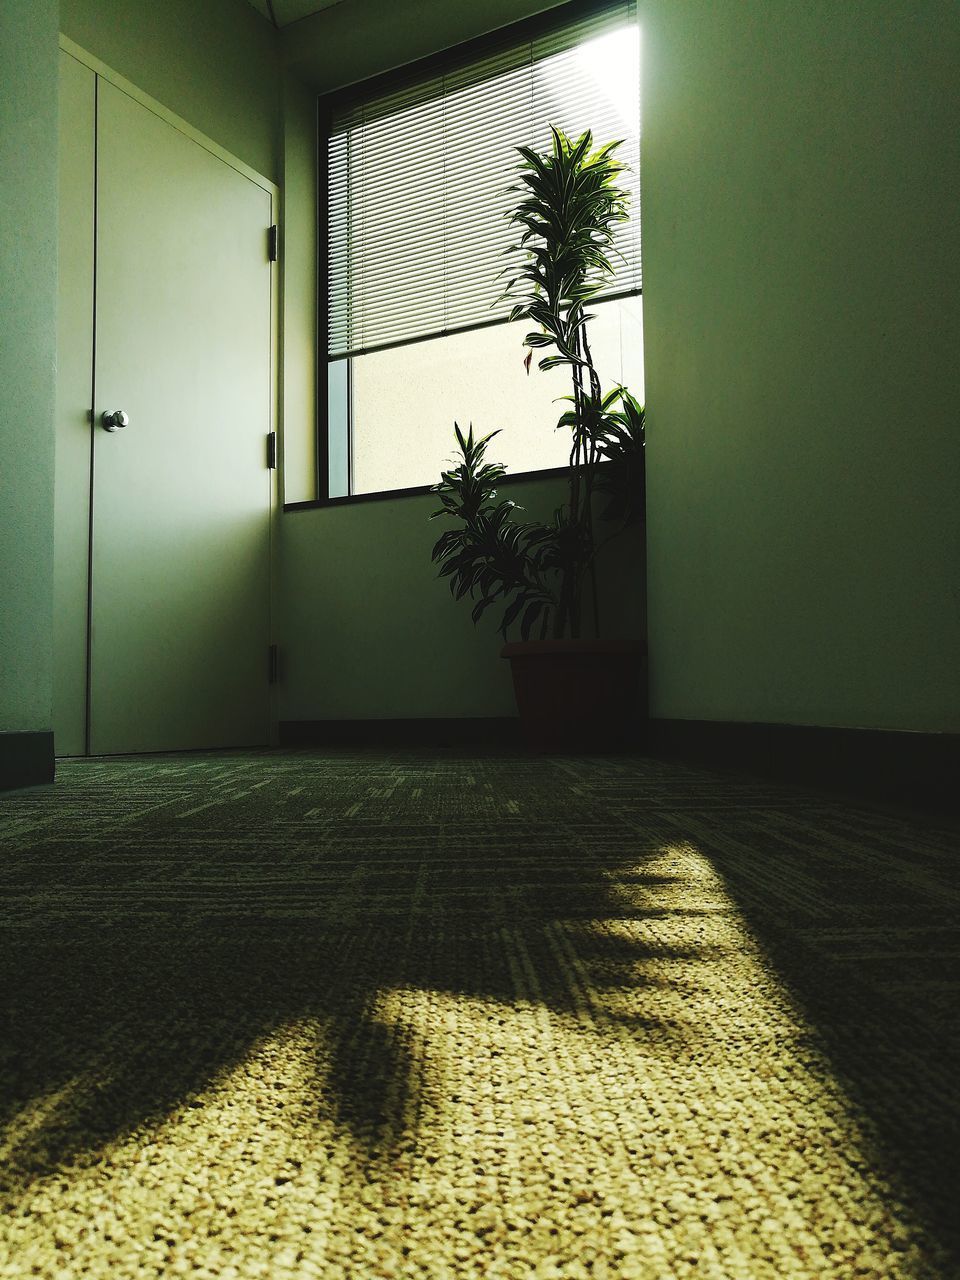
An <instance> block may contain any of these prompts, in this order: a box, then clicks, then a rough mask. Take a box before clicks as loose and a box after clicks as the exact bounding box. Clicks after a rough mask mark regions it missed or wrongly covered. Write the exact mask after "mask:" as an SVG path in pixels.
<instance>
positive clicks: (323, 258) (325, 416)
mask: <svg viewBox="0 0 960 1280" xmlns="http://www.w3.org/2000/svg"><path fill="white" fill-rule="evenodd" d="M606 4H607V0H566V3H564V4H558V5H554V6H553V7H552V8H550V9H546V10H544V11H542V12H541V13H536V14H533V15H531V16H530V17H527V18H521V19H520V20H519V21H517V22H511V23H508V24H507V25H506V26H502V27H498V28H496V29H495V30H493V31H490V32H487V33H485V34H483V35H480V36H475V37H474V38H472V39H470V40H465V41H461V42H460V43H459V44H455V45H450V46H449V47H448V48H446V49H442V50H439V51H438V52H436V53H433V54H429V55H428V56H426V57H424V58H419V59H417V60H416V61H414V62H408V63H405V64H403V65H402V66H400V67H396V68H393V69H391V70H389V71H384V72H380V73H379V74H377V75H373V76H369V77H367V78H366V79H364V80H359V81H355V82H354V83H353V84H350V85H346V86H344V87H343V88H340V89H337V90H334V91H333V92H332V93H329V94H321V95H320V96H318V98H317V136H316V147H317V300H316V306H317V311H316V314H317V350H316V358H317V375H316V467H315V473H316V474H315V490H314V492H315V493H316V495H317V496H316V497H315V498H311V499H307V500H306V501H302V502H285V503H284V506H283V509H284V511H306V510H312V509H313V508H316V507H339V506H350V505H353V504H354V503H361V502H379V501H383V500H385V499H389V498H408V497H422V496H423V495H425V494H428V493H430V491H431V489H432V487H433V486H432V485H416V486H413V487H407V488H398V489H383V490H378V491H376V492H373V493H347V494H343V495H340V496H336V497H331V496H330V416H329V366H330V358H329V356H328V354H327V348H328V337H329V332H328V330H329V325H328V303H329V280H330V236H329V211H328V205H327V180H328V177H329V173H328V164H327V147H326V142H327V138H328V137H329V133H330V127H331V117H332V115H333V111H334V109H335V108H336V107H337V106H339V105H341V104H343V103H346V102H349V101H351V100H354V99H357V98H366V97H371V98H373V97H378V96H380V95H381V94H387V93H389V92H391V91H392V90H394V89H398V88H401V87H402V86H403V85H404V84H406V83H408V82H409V81H411V80H418V79H428V78H429V77H431V76H436V75H440V74H443V73H445V72H448V71H451V70H453V69H454V68H456V67H458V66H462V65H463V64H464V63H465V62H471V61H474V60H475V61H480V60H481V59H482V58H483V57H484V56H485V55H486V54H488V53H491V52H494V51H496V49H497V48H498V47H499V46H500V44H501V43H502V41H503V39H504V36H505V34H506V35H509V37H510V38H511V39H512V38H514V37H516V39H517V40H518V41H523V40H527V39H530V40H533V39H536V38H537V37H538V36H540V35H542V34H544V33H545V32H547V31H549V30H550V29H551V28H552V27H555V26H557V25H558V23H563V22H566V21H576V20H577V19H579V18H580V17H583V16H587V15H589V14H591V13H594V12H597V11H599V10H602V9H604V8H605V7H606ZM642 295H643V288H642V285H641V287H640V288H639V289H631V290H626V291H624V292H622V293H616V294H612V295H610V297H609V299H605V301H606V300H608V301H614V300H615V299H616V298H620V297H642ZM506 323H508V321H507V320H506V319H505V318H504V319H497V320H488V321H483V322H482V323H480V324H476V325H470V326H469V328H466V329H463V330H459V331H458V332H464V333H466V332H470V331H472V330H473V329H480V328H492V327H493V326H495V325H500V324H506ZM428 336H429V337H432V338H435V337H436V336H437V335H435V334H432V335H428ZM425 340H426V339H413V340H412V341H413V342H417V341H425ZM389 345H391V346H392V345H396V346H406V345H412V343H411V342H410V341H408V340H402V341H401V342H398V343H396V344H389ZM349 403H350V399H348V404H349ZM347 441H348V444H347V458H348V485H352V483H353V474H352V473H353V466H352V457H353V448H352V443H353V421H352V415H351V417H350V418H348V422H347ZM567 472H568V468H567V467H566V466H560V467H539V468H537V469H535V470H532V471H517V472H508V473H507V474H506V475H505V476H504V477H503V478H502V480H501V481H500V485H501V486H503V485H507V486H511V485H513V484H517V483H525V482H528V481H531V480H537V479H549V478H551V477H554V478H556V477H559V476H565V475H566V474H567ZM439 478H440V476H439V473H438V475H437V480H439Z"/></svg>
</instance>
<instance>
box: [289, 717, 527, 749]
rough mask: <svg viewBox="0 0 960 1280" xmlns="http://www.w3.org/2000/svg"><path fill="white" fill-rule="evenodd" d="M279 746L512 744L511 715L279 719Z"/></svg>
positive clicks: (514, 725)
mask: <svg viewBox="0 0 960 1280" xmlns="http://www.w3.org/2000/svg"><path fill="white" fill-rule="evenodd" d="M279 737H280V746H281V747H476V746H485V747H516V746H518V745H519V743H520V721H519V720H518V719H517V718H516V717H515V716H475V717H469V718H459V719H457V718H446V717H437V718H433V717H429V716H425V717H423V718H415V719H410V720H281V721H280V725H279Z"/></svg>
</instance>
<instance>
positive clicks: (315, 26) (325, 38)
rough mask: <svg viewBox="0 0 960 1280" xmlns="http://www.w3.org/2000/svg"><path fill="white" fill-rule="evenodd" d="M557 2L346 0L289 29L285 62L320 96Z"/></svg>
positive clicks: (550, 6)
mask: <svg viewBox="0 0 960 1280" xmlns="http://www.w3.org/2000/svg"><path fill="white" fill-rule="evenodd" d="M558 2H559V0H472V3H470V4H462V3H452V2H451V0H349V3H346V4H334V5H331V6H330V7H329V8H327V9H323V10H321V11H320V12H319V13H316V14H314V15H313V16H312V17H309V18H304V19H303V20H302V21H300V22H295V23H292V24H291V25H290V26H289V27H286V28H285V29H284V31H283V35H282V44H283V57H284V63H285V65H286V66H287V67H289V68H290V69H291V70H293V71H295V72H296V73H297V75H299V76H300V77H301V79H303V80H304V81H306V82H307V83H309V84H312V85H313V86H314V87H315V88H316V89H318V90H319V91H320V92H321V93H329V92H330V91H331V90H333V89H338V88H341V87H342V86H344V85H348V84H353V83H354V82H355V81H358V80H365V79H367V78H368V77H369V76H374V75H379V74H380V72H382V71H389V70H392V69H393V68H395V67H399V66H403V65H404V64H405V63H407V62H415V61H416V60H417V59H418V58H426V57H429V55H430V54H433V53H437V52H438V51H439V50H441V49H448V48H450V47H451V46H452V45H455V44H462V43H463V42H464V41H466V40H472V39H474V38H475V37H476V36H479V35H483V34H485V33H486V32H488V31H495V30H496V29H497V28H498V27H504V26H507V25H508V24H509V23H511V22H518V21H519V20H520V19H521V18H528V17H530V16H531V15H532V14H535V13H541V12H542V11H544V10H546V9H552V8H554V7H555V6H556V5H557V4H558Z"/></svg>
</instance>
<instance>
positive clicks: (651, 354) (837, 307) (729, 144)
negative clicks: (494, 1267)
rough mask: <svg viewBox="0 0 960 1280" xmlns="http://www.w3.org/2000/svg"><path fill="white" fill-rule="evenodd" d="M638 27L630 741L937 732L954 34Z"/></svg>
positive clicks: (656, 15)
mask: <svg viewBox="0 0 960 1280" xmlns="http://www.w3.org/2000/svg"><path fill="white" fill-rule="evenodd" d="M642 23H643V31H644V41H643V48H644V63H645V65H644V87H645V98H644V109H643V121H644V137H643V191H644V203H643V240H644V285H645V294H644V316H645V331H646V356H647V392H648V410H649V416H648V445H647V452H648V477H649V481H648V496H649V575H650V586H649V609H650V644H651V663H652V672H651V679H652V689H651V692H652V711H653V714H655V715H659V716H666V717H679V718H690V719H696V718H704V719H717V720H726V719H729V720H738V721H750V720H756V721H771V722H793V723H802V724H821V725H848V726H869V727H879V728H899V729H917V730H948V729H949V730H957V729H960V661H958V658H960V594H958V569H960V517H958V513H960V504H958V501H957V494H958V492H960V443H958V442H960V433H958V430H957V414H958V404H960V377H958V372H960V360H958V356H957V353H958V351H960V308H958V302H957V299H958V297H960V247H958V246H960V242H958V227H960V224H958V221H957V209H958V207H960V148H958V146H957V127H958V121H960V96H958V85H960V77H958V75H957V67H958V66H960V7H958V6H957V5H956V4H955V3H954V0H927V3H925V4H922V5H914V4H905V3H901V2H899V0H871V3H869V4H857V5H846V4H836V3H833V2H832V0H831V2H827V0H813V2H812V3H807V4H796V3H794V0H741V3H739V4H736V5H729V4H717V3H715V0H686V3H684V4H682V5H677V4H675V3H673V2H672V0H648V2H647V3H646V4H645V5H644V9H643V16H642Z"/></svg>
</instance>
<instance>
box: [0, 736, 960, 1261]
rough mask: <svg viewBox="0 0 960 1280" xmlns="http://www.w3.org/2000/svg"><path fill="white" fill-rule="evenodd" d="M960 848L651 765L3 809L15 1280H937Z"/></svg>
mask: <svg viewBox="0 0 960 1280" xmlns="http://www.w3.org/2000/svg"><path fill="white" fill-rule="evenodd" d="M956 834H957V833H956V830H955V828H953V827H952V826H951V825H950V823H949V822H948V821H947V820H946V819H943V820H935V819H926V818H920V817H917V818H912V817H910V816H908V815H898V814H896V813H895V812H892V811H885V810H882V809H879V808H873V807H870V806H868V805H863V806H858V805H850V804H843V803H840V802H839V801H833V800H831V799H829V798H824V797H823V796H820V795H818V794H814V793H806V792H803V791H800V790H798V789H790V788H778V787H776V786H773V785H767V784H761V783H756V782H753V781H750V780H746V779H740V778H736V777H726V776H720V775H715V774H709V773H706V772H702V771H698V770H693V769H689V768H685V767H683V766H680V765H676V764H670V763H664V762H660V761H655V760H648V759H642V758H639V757H619V758H612V759H600V758H583V759H580V758H577V759H573V758H562V757H557V758H542V759H532V758H525V757H519V756H516V757H512V756H504V755H497V754H492V753H491V754H470V755H467V754H464V753H459V752H456V751H443V752H434V753H429V752H402V751H393V752H384V751H381V752H374V751H337V752H314V751H279V752H269V753H267V752H264V753H255V752H225V753H216V754H205V753H204V754H194V755H179V756H154V757H140V758H134V757H130V758H117V759H111V760H77V761H66V762H62V763H61V764H60V766H59V772H58V780H57V783H56V785H55V786H54V787H53V788H41V789H36V790H32V791H24V792H19V793H15V794H11V795H8V796H6V797H0V846H2V853H0V880H2V883H3V890H4V893H3V900H2V906H0V922H2V926H3V935H2V937H3V945H2V964H0V980H2V984H3V989H4V993H5V994H4V1002H5V1004H6V1006H7V1008H6V1021H5V1032H4V1037H3V1049H2V1057H0V1122H2V1153H0V1154H2V1169H0V1207H2V1210H3V1219H2V1224H0V1276H3V1277H17V1278H18V1280H19V1278H20V1277H25V1276H32V1275H36V1276H43V1277H51V1278H52V1277H56V1278H57V1280H66V1278H70V1277H79V1276H94V1277H99V1276H104V1277H107V1276H109V1277H115V1278H116V1280H126V1278H127V1277H131V1278H132V1277H137V1278H138V1280H139V1278H140V1277H160V1276H162V1277H169V1276H181V1275H183V1276H189V1277H191V1278H193V1280H198V1278H200V1277H209V1278H210V1280H213V1278H214V1277H215V1278H216V1280H247V1278H248V1277H258V1276H263V1277H271V1278H273V1277H277V1278H278V1280H287V1278H290V1280H292V1278H293V1277H297V1278H300V1277H322V1278H324V1280H326V1278H327V1277H329V1278H330V1280H346V1278H347V1277H349V1278H350V1280H368V1278H375V1277H382V1278H388V1277H396V1278H401V1277H404V1278H406V1277H409V1278H410V1280H413V1278H415V1277H416V1278H422V1280H446V1278H447V1277H451V1278H454V1280H466V1278H467V1277H470V1278H474V1277H475V1278H477V1280H479V1278H481V1277H482V1278H483V1280H486V1278H487V1277H489V1278H490V1280H508V1278H513V1277H517V1278H518V1280H520V1278H521V1277H523V1278H526V1277H531V1278H533V1277H536V1278H538V1280H550V1278H554V1280H559V1278H561V1277H562V1278H564V1280H577V1278H580V1280H583V1278H586V1277H592V1278H594V1280H648V1278H649V1280H681V1278H684V1277H711V1278H714V1280H728V1278H736V1280H766V1278H767V1277H769V1278H770V1280H773V1278H774V1277H776V1278H780V1277H791V1278H792V1277H809V1278H810V1280H825V1278H833V1277H898V1278H903V1280H922V1278H924V1277H937V1278H941V1277H954V1276H960V1212H958V1191H960V1176H958V1175H960V1035H958V1029H957V1025H956V1020H955V1013H956V1006H957V993H958V989H960V941H958V928H957V922H958V915H960V913H958V906H960V882H958V875H957V871H958V865H960V864H958V858H957V838H956Z"/></svg>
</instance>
